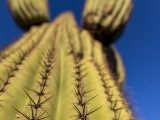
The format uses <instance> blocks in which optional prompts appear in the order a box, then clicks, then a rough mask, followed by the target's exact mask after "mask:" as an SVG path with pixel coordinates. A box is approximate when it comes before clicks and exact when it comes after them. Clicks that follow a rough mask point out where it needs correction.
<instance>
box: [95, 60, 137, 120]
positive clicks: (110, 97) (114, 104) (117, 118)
mask: <svg viewBox="0 0 160 120" xmlns="http://www.w3.org/2000/svg"><path fill="white" fill-rule="evenodd" d="M94 65H95V67H96V69H97V71H98V73H99V76H100V80H101V82H102V86H103V88H104V93H105V94H106V100H107V101H108V102H109V103H110V110H111V111H112V112H113V113H114V116H113V118H112V120H122V119H123V116H122V115H121V110H123V109H124V110H126V111H127V110H128V109H129V108H130V106H129V105H128V104H127V102H126V100H125V98H124V96H123V95H122V94H120V96H117V95H116V94H114V92H112V91H111V89H112V88H113V87H116V85H109V82H110V78H108V79H107V80H106V78H105V77H104V76H105V75H106V73H104V72H102V71H103V69H105V67H102V66H101V65H100V64H98V63H97V62H96V61H94ZM112 82H113V81H112ZM113 84H115V83H113ZM117 90H119V89H117ZM119 98H121V99H119ZM118 102H120V103H122V105H123V106H121V107H119V106H118ZM127 120H134V118H133V116H130V119H127Z"/></svg>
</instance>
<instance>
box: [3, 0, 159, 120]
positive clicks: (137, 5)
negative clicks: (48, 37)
mask: <svg viewBox="0 0 160 120" xmlns="http://www.w3.org/2000/svg"><path fill="white" fill-rule="evenodd" d="M84 1H85V0H49V6H50V12H51V20H53V19H54V18H55V17H56V16H57V15H59V14H60V13H62V12H63V11H66V10H72V11H73V12H74V14H75V17H76V20H77V22H78V24H79V25H80V24H81V14H82V9H83V5H84ZM93 1H94V0H93ZM133 2H134V9H133V13H132V17H131V19H130V21H129V23H128V26H127V28H126V30H125V32H124V34H123V36H122V37H121V38H120V39H119V40H118V41H117V42H116V43H115V44H116V46H117V48H118V50H119V52H120V54H121V56H122V58H123V62H124V65H125V69H126V80H127V82H126V91H127V92H129V96H130V98H131V99H132V100H131V102H132V104H133V106H134V110H135V112H136V114H137V116H138V117H140V118H141V119H142V120H160V110H159V108H160V103H159V102H160V53H159V52H160V45H159V44H160V0H134V1H133ZM23 33H24V31H22V30H21V29H19V28H18V27H17V25H16V24H15V23H14V21H13V19H12V17H11V15H10V13H9V10H8V6H7V0H0V49H2V48H4V47H5V46H7V45H8V44H11V43H12V42H13V41H15V40H16V39H17V38H18V37H20V36H21V35H22V34H23Z"/></svg>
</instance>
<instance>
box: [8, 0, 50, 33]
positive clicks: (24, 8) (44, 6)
mask: <svg viewBox="0 0 160 120" xmlns="http://www.w3.org/2000/svg"><path fill="white" fill-rule="evenodd" d="M8 5H9V8H10V11H11V13H12V16H13V18H14V20H15V21H16V23H17V24H18V25H19V26H20V27H21V28H23V29H25V30H28V29H29V28H30V27H31V26H33V25H40V24H42V23H44V22H48V21H49V12H48V2H47V0H8Z"/></svg>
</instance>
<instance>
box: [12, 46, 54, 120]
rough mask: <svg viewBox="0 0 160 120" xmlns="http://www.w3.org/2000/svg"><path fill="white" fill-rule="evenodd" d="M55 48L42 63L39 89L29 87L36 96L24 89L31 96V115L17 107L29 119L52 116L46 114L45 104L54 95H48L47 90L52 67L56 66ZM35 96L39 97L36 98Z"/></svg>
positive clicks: (29, 104)
mask: <svg viewBox="0 0 160 120" xmlns="http://www.w3.org/2000/svg"><path fill="white" fill-rule="evenodd" d="M54 51H55V49H54V47H52V48H51V50H50V51H48V53H47V59H46V60H45V61H43V64H42V65H41V67H42V70H41V71H40V73H39V74H40V76H41V78H40V79H41V81H37V84H38V86H39V88H37V89H30V88H27V89H28V90H29V91H31V92H33V93H34V94H35V95H34V96H30V95H29V94H28V93H27V92H26V91H24V92H25V93H26V95H27V96H28V98H29V103H28V106H29V107H30V109H31V110H30V111H31V113H30V114H31V117H29V115H27V114H26V113H25V112H22V111H20V110H18V109H16V108H15V109H16V110H17V111H18V112H19V113H20V114H22V115H23V116H24V117H25V118H27V119H28V120H32V119H36V120H38V119H45V118H48V117H50V116H49V115H46V116H44V115H45V114H49V113H48V112H47V111H48V108H46V107H45V106H46V105H45V104H46V103H47V102H48V101H49V100H50V99H51V98H52V97H53V96H50V97H46V95H47V94H49V91H48V92H46V91H47V86H48V84H49V83H48V82H49V77H50V75H51V69H53V67H54V59H55V56H54V53H55V52H54ZM35 96H37V97H38V99H36V100H34V99H35Z"/></svg>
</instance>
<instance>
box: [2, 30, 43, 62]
mask: <svg viewBox="0 0 160 120" xmlns="http://www.w3.org/2000/svg"><path fill="white" fill-rule="evenodd" d="M38 28H39V27H32V28H31V30H30V31H29V32H28V34H25V35H23V36H22V37H20V38H19V40H16V41H15V42H14V43H12V44H11V45H9V46H8V47H7V48H5V49H4V50H3V51H2V54H0V63H1V62H2V61H4V60H5V59H6V58H7V57H10V55H11V54H13V53H14V52H16V51H17V50H18V49H19V50H20V49H21V47H22V46H24V45H25V44H26V41H28V42H29V41H31V38H32V37H33V35H34V33H36V32H39V31H40V30H41V29H40V30H39V29H38Z"/></svg>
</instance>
